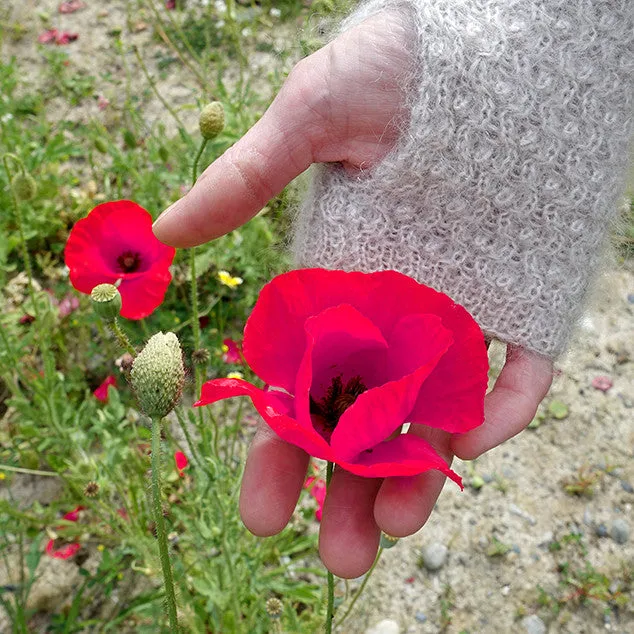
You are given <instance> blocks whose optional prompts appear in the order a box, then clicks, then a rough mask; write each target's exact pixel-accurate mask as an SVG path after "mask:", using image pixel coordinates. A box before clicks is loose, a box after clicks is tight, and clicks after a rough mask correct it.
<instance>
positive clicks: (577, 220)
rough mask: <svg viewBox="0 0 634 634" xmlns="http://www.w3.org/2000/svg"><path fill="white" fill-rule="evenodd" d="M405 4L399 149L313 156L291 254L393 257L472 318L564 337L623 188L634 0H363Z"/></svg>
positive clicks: (369, 259)
mask: <svg viewBox="0 0 634 634" xmlns="http://www.w3.org/2000/svg"><path fill="white" fill-rule="evenodd" d="M387 7H398V8H399V10H401V11H403V12H404V15H406V16H407V17H406V19H408V20H409V19H411V20H413V22H414V24H415V26H416V33H417V35H418V38H417V42H416V43H415V47H416V55H417V70H416V74H415V77H413V78H411V79H413V81H412V82H410V84H409V85H410V86H411V88H410V89H409V90H408V106H409V113H410V118H409V121H408V123H407V126H406V129H404V130H403V132H402V134H401V137H400V140H399V142H398V143H397V145H396V147H395V149H394V150H393V151H392V152H391V153H390V154H389V155H388V156H387V157H386V158H385V159H383V160H382V161H381V162H380V164H379V165H378V166H376V167H375V168H374V169H372V170H369V171H368V172H364V173H361V174H360V175H359V176H358V177H354V176H350V175H349V174H347V173H346V172H345V171H344V170H343V169H342V168H341V167H339V166H337V165H327V166H326V165H324V166H320V167H319V168H317V170H316V171H315V174H314V177H313V183H312V187H311V191H310V193H309V196H308V198H307V200H306V201H305V202H304V203H303V205H302V208H301V210H300V215H299V219H298V223H297V228H296V236H295V241H294V251H295V254H296V260H297V263H298V265H300V266H323V267H328V268H343V269H358V270H364V271H372V270H378V269H389V268H392V269H397V270H399V271H402V272H403V273H406V274H408V275H411V276H413V277H415V278H416V279H418V280H419V281H421V282H424V283H425V284H428V285H430V286H433V287H434V288H436V289H438V290H441V291H443V292H445V293H447V294H448V295H450V296H451V297H452V298H454V299H455V300H456V301H458V302H460V303H462V304H463V305H464V306H465V307H466V308H467V309H468V310H469V311H471V312H472V313H473V315H474V316H475V317H476V319H477V320H478V322H479V323H480V325H481V327H482V328H483V330H484V331H485V332H486V333H487V334H489V335H492V336H495V337H497V338H499V339H501V340H503V341H506V342H511V343H514V344H519V345H522V346H525V347H527V348H529V349H531V350H534V351H536V352H539V353H541V354H544V355H547V356H551V357H552V356H556V355H557V354H559V353H560V352H561V351H562V350H563V349H564V347H565V345H566V343H567V340H568V338H569V336H570V334H571V330H572V328H573V326H574V323H575V320H576V318H577V317H578V316H579V313H580V307H581V305H582V301H583V297H584V294H585V293H586V291H587V288H588V285H589V281H590V277H591V274H592V271H593V270H594V269H596V265H597V263H598V257H599V250H600V247H601V246H602V244H603V243H604V241H605V238H606V233H607V231H608V230H609V227H610V221H611V220H612V219H613V218H614V215H615V212H616V209H617V201H618V199H619V196H620V195H622V192H623V187H624V180H625V174H626V171H627V170H626V168H627V158H628V144H629V140H630V138H631V133H630V131H631V119H632V87H633V85H634V84H633V79H634V25H633V12H634V2H632V0H574V1H572V0H415V1H412V2H406V1H402V2H398V1H396V0H394V1H390V0H374V1H372V2H370V3H368V4H365V5H363V6H362V7H361V8H360V9H359V10H358V11H357V12H356V13H355V14H354V15H353V16H352V17H351V18H350V19H349V20H348V21H347V22H346V24H345V27H346V28H348V27H350V26H352V25H354V24H358V23H359V22H361V21H363V20H364V19H365V18H366V17H368V16H370V15H373V14H375V13H377V12H378V11H381V10H383V9H385V8H387Z"/></svg>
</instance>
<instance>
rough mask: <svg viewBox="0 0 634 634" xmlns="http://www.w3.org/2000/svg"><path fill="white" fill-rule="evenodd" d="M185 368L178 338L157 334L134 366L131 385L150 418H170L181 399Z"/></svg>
mask: <svg viewBox="0 0 634 634" xmlns="http://www.w3.org/2000/svg"><path fill="white" fill-rule="evenodd" d="M184 381H185V368H184V367H183V353H182V351H181V346H180V343H179V342H178V338H177V337H176V335H175V334H174V333H173V332H168V333H166V334H163V333H162V332H159V333H157V334H156V335H154V336H153V337H151V338H150V340H149V341H148V342H147V344H146V346H145V348H143V350H142V351H141V352H140V353H139V355H138V356H137V358H136V359H135V360H134V364H133V365H132V371H131V372H130V382H131V384H132V387H133V388H134V391H135V392H136V395H137V398H138V399H139V405H140V406H141V409H142V410H143V412H144V413H145V414H146V415H147V416H149V417H150V418H156V417H159V418H163V416H167V414H169V413H170V412H171V411H172V410H173V409H174V407H175V405H176V404H177V403H178V401H179V400H180V397H181V394H182V391H183V383H184Z"/></svg>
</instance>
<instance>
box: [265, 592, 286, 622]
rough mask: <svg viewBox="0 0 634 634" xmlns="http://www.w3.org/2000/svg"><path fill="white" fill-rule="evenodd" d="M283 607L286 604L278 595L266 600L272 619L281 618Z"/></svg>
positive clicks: (267, 610) (267, 609)
mask: <svg viewBox="0 0 634 634" xmlns="http://www.w3.org/2000/svg"><path fill="white" fill-rule="evenodd" d="M283 609H284V604H283V603H282V602H281V601H280V600H279V599H278V598H276V597H271V598H270V599H268V601H267V602H266V612H267V614H268V615H269V616H270V617H271V618H272V619H279V618H280V616H281V615H282V610H283Z"/></svg>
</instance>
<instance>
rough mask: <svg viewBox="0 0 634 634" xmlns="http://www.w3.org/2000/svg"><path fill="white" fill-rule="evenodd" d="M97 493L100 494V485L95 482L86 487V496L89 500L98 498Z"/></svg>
mask: <svg viewBox="0 0 634 634" xmlns="http://www.w3.org/2000/svg"><path fill="white" fill-rule="evenodd" d="M97 493H99V485H98V484H97V483H96V482H94V481H92V480H91V481H90V482H89V483H88V484H87V485H86V486H85V487H84V495H85V496H86V497H87V498H94V497H97Z"/></svg>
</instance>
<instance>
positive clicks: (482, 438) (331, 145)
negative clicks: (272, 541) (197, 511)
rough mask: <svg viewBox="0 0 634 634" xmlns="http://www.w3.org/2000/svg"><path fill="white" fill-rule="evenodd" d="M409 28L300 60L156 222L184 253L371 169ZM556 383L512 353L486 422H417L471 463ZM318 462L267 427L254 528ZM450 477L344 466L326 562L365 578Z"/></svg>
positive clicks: (283, 506) (251, 494) (340, 43)
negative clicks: (321, 173) (279, 197)
mask: <svg viewBox="0 0 634 634" xmlns="http://www.w3.org/2000/svg"><path fill="white" fill-rule="evenodd" d="M410 40H411V38H408V34H407V26H406V25H404V24H403V23H402V22H401V21H400V18H399V16H398V15H396V14H391V13H385V14H382V15H381V16H376V17H374V18H371V19H369V20H367V21H366V22H364V23H363V24H361V25H359V26H357V27H355V28H353V29H351V30H349V31H347V32H346V33H344V34H343V35H341V36H340V37H339V38H337V39H336V40H334V41H333V42H332V43H331V44H329V45H328V46H326V47H325V48H323V49H321V50H320V51H318V52H317V53H315V54H314V55H311V56H310V57H308V58H307V59H305V60H303V61H301V62H300V63H299V64H298V65H297V66H296V67H295V68H294V69H293V71H292V73H291V74H290V75H289V78H288V80H287V81H286V83H285V84H284V86H283V88H282V90H281V91H280V93H279V95H278V96H277V98H276V99H275V101H274V102H273V104H272V105H271V107H270V108H269V110H268V111H267V112H266V113H265V115H264V116H263V117H262V119H261V120H260V121H259V122H258V123H257V124H256V125H255V126H254V127H253V128H252V129H251V130H250V131H249V132H248V133H247V134H246V135H245V136H244V137H243V138H242V139H241V140H240V141H239V142H238V143H236V144H235V145H234V146H233V147H232V148H230V149H229V150H228V151H227V152H226V153H225V154H224V155H223V156H221V157H220V158H219V159H218V160H217V161H215V162H214V163H213V164H212V165H211V166H209V168H208V169H207V170H206V171H205V172H204V174H202V175H201V177H200V178H199V179H198V182H197V183H196V185H195V186H194V188H193V189H192V190H191V191H190V192H189V193H188V194H187V195H186V196H185V197H184V198H183V199H181V200H179V201H178V202H176V203H175V204H174V205H173V206H172V207H171V208H170V209H169V210H168V211H167V212H165V214H164V215H163V216H161V218H160V219H159V221H157V224H156V225H155V233H156V235H157V237H158V238H159V239H160V240H162V241H164V242H167V243H168V244H171V245H173V246H178V247H188V246H193V245H196V244H200V243H202V242H204V241H206V240H210V239H212V238H216V237H218V236H220V235H223V234H224V233H227V232H229V231H231V230H232V229H235V228H236V227H238V226H240V225H242V224H243V223H244V222H246V221H247V220H249V219H250V218H251V217H253V216H254V215H255V214H256V213H257V212H258V211H259V210H260V209H261V207H262V206H263V205H264V204H265V203H266V202H267V201H268V200H269V199H270V198H272V197H273V196H275V195H276V194H278V193H279V192H280V191H281V190H282V189H283V188H284V187H285V186H286V185H287V184H288V182H290V181H291V180H292V179H293V178H294V177H295V176H297V175H298V174H300V173H301V172H303V171H304V170H305V169H306V168H308V166H309V165H310V164H312V163H314V162H333V161H339V162H341V163H342V164H343V165H344V166H345V167H346V168H347V169H348V170H349V171H352V172H354V171H355V170H358V169H360V168H367V167H370V166H372V165H373V164H375V163H376V162H377V161H379V160H380V159H381V157H383V156H384V155H385V154H386V153H387V152H388V151H389V150H390V149H391V147H392V146H393V144H394V143H395V141H396V139H397V136H398V131H399V129H400V127H399V122H400V120H401V119H402V117H403V116H404V115H405V113H404V111H403V91H404V88H405V87H404V86H403V83H402V82H403V78H405V77H406V76H407V74H408V68H409V67H410V64H412V63H413V56H412V53H411V51H410V50H409V49H408V48H407V46H406V44H405V43H406V42H407V41H410ZM551 379H552V363H551V361H549V360H548V359H546V358H544V357H541V356H539V355H537V354H534V353H532V352H527V351H524V350H522V349H519V348H516V347H513V346H509V351H508V355H507V361H506V365H505V367H504V369H503V371H502V373H501V374H500V377H499V378H498V380H497V383H496V385H495V388H494V389H493V390H492V391H491V393H490V394H488V395H487V397H486V403H485V417H486V421H485V423H484V424H483V425H482V426H481V427H478V428H476V429H474V430H473V431H471V432H469V433H467V434H464V435H462V436H453V437H452V436H451V435H449V434H447V433H445V432H440V431H439V430H434V429H430V428H425V427H424V426H420V425H413V426H412V427H411V428H410V432H409V433H416V434H420V435H421V436H423V437H424V438H426V439H427V440H428V441H429V442H431V443H432V445H434V447H435V448H436V450H437V451H438V452H439V453H440V455H442V456H443V457H444V458H445V459H446V460H447V461H448V462H450V461H451V459H452V457H453V456H454V455H456V456H459V457H460V458H464V459H472V458H475V457H477V456H478V455H480V454H481V453H483V452H485V451H487V450H488V449H491V448H492V447H495V446H496V445H498V444H500V443H501V442H503V441H504V440H506V439H508V438H510V437H512V436H514V435H515V434H517V433H519V432H520V431H521V430H522V429H524V427H526V425H527V424H528V423H529V422H530V421H531V419H532V418H533V416H534V414H535V410H536V408H537V405H538V404H539V402H540V401H541V400H542V398H543V397H544V395H545V394H546V392H547V390H548V388H549V386H550V382H551ZM308 460H309V458H308V456H307V455H306V454H305V453H304V452H303V451H302V450H301V449H299V448H297V447H295V446H293V445H288V444H286V443H285V442H283V441H282V440H280V439H279V438H278V437H277V436H276V435H275V434H274V433H273V432H272V431H271V430H270V429H269V428H268V427H267V426H266V425H264V424H262V425H261V426H260V428H259V430H258V432H257V433H256V436H255V439H254V441H253V443H252V445H251V449H250V451H249V458H248V461H247V465H246V469H245V474H244V478H243V482H242V493H241V498H240V511H241V515H242V519H243V521H244V523H245V525H246V526H247V528H248V529H249V530H250V531H251V532H253V533H254V534H256V535H260V536H267V535H273V534H275V533H277V532H279V531H281V530H282V529H283V528H284V526H286V524H287V522H288V520H289V519H290V517H291V515H292V513H293V510H294V508H295V505H296V503H297V499H298V497H299V494H300V492H301V488H302V484H303V482H304V478H305V476H306V469H307V466H308ZM443 484H444V476H442V475H441V474H440V473H438V472H434V471H432V472H427V473H424V474H422V475H420V476H416V477H411V478H388V479H385V480H380V479H366V478H360V477H358V476H354V475H352V474H350V473H348V472H346V471H343V470H340V469H335V473H334V475H333V479H332V483H331V487H330V490H329V493H328V496H327V499H326V502H325V506H324V512H323V518H322V523H321V529H320V544H319V547H320V555H321V558H322V560H323V561H324V563H325V565H326V566H327V567H328V568H329V569H330V570H331V571H332V572H333V573H335V574H336V575H338V576H340V577H357V576H359V575H361V574H363V573H364V572H366V571H367V570H368V569H369V567H370V566H371V564H372V562H373V560H374V557H375V555H376V551H377V547H378V542H379V535H380V530H383V531H385V532H386V533H388V534H390V535H393V536H396V537H404V536H406V535H410V534H412V533H414V532H416V531H417V530H418V529H419V528H420V527H421V526H423V524H424V523H425V522H426V521H427V518H428V517H429V515H430V513H431V510H432V508H433V506H434V504H435V502H436V499H437V497H438V495H439V494H440V491H441V489H442V486H443Z"/></svg>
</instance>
